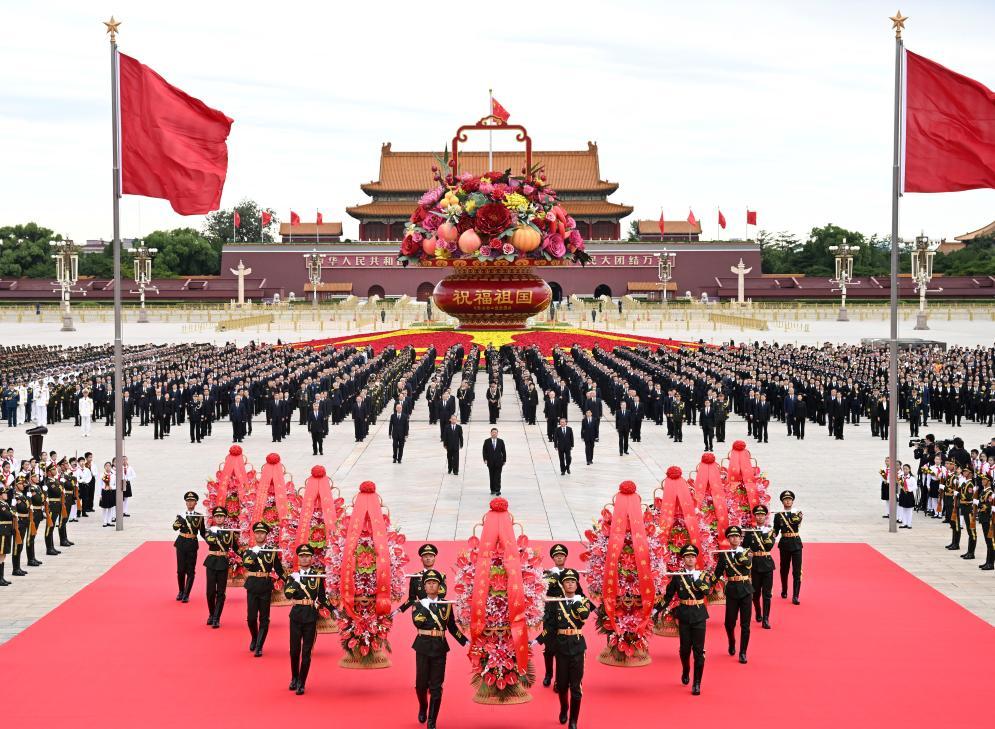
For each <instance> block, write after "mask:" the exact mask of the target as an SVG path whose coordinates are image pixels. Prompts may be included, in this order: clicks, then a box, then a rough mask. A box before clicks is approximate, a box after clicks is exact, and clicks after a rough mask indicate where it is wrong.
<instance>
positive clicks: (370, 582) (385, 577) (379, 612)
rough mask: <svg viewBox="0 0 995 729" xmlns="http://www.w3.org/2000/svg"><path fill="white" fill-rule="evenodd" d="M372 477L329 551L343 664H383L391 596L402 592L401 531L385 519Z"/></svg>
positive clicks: (386, 664)
mask: <svg viewBox="0 0 995 729" xmlns="http://www.w3.org/2000/svg"><path fill="white" fill-rule="evenodd" d="M376 491H377V487H376V484H374V483H373V482H372V481H363V483H361V484H360V485H359V493H358V494H356V497H355V498H354V499H353V501H352V508H351V510H350V511H349V512H348V513H346V514H345V515H343V517H342V519H341V521H340V522H339V528H338V531H337V532H336V533H335V538H334V540H333V541H332V543H331V549H330V551H329V553H328V577H327V578H326V580H325V582H326V583H328V584H327V589H328V595H329V599H330V600H331V602H332V604H333V605H336V606H337V607H338V613H339V619H338V627H339V637H340V640H341V641H342V649H343V650H344V651H345V655H344V656H343V657H342V659H341V660H340V661H339V666H340V667H342V668H388V667H389V666H390V659H389V658H388V657H387V654H388V653H390V641H389V640H388V637H389V635H390V629H391V627H393V625H394V619H393V616H392V614H391V602H397V601H399V600H401V599H403V598H404V597H405V595H406V591H405V584H404V565H406V564H407V563H408V556H407V555H406V554H405V553H404V535H403V534H401V533H400V532H399V531H398V530H397V529H396V528H392V527H391V524H390V513H389V511H388V513H387V514H384V512H383V509H384V507H383V501H382V500H381V499H380V496H379V495H378V494H377V492H376Z"/></svg>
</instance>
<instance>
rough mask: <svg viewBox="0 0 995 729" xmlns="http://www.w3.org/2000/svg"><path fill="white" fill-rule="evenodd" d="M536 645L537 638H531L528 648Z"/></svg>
mask: <svg viewBox="0 0 995 729" xmlns="http://www.w3.org/2000/svg"><path fill="white" fill-rule="evenodd" d="M536 645H539V639H538V638H533V639H532V640H530V641H529V646H536Z"/></svg>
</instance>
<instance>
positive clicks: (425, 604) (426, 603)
mask: <svg viewBox="0 0 995 729" xmlns="http://www.w3.org/2000/svg"><path fill="white" fill-rule="evenodd" d="M418 602H420V603H421V606H422V607H423V608H427V607H428V606H429V605H431V604H432V601H431V600H429V599H428V598H427V597H423V598H422V599H421V600H419V601H418Z"/></svg>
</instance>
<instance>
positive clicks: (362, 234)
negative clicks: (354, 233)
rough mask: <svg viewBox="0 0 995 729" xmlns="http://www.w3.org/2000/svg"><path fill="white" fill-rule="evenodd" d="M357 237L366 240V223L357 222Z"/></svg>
mask: <svg viewBox="0 0 995 729" xmlns="http://www.w3.org/2000/svg"><path fill="white" fill-rule="evenodd" d="M359 239H360V240H366V223H360V224H359Z"/></svg>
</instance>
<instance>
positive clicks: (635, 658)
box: [598, 646, 653, 668]
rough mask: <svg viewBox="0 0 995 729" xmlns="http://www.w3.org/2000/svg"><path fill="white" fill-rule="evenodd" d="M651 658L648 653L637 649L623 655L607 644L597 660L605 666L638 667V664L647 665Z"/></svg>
mask: <svg viewBox="0 0 995 729" xmlns="http://www.w3.org/2000/svg"><path fill="white" fill-rule="evenodd" d="M652 660H653V659H652V658H650V654H649V653H646V652H643V651H638V652H636V653H634V654H633V655H631V656H626V655H623V654H622V653H619V652H618V651H615V650H612V649H611V648H609V647H608V646H605V649H604V650H603V651H601V654H600V655H599V656H598V662H599V663H604V664H605V665H606V666H616V667H618V668H639V667H640V666H648V665H649V664H650V662H651V661H652Z"/></svg>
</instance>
